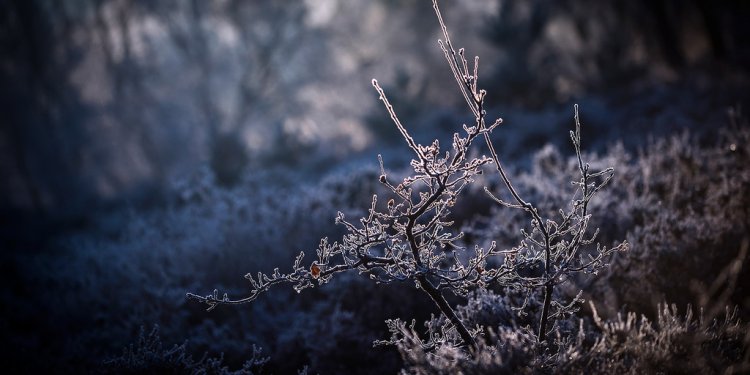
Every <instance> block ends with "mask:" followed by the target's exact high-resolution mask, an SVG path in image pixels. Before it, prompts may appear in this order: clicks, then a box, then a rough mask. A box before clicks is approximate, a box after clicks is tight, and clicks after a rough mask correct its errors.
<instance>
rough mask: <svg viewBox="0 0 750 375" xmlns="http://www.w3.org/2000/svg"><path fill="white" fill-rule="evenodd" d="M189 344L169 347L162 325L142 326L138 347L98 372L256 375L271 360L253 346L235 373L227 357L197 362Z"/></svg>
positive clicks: (131, 348)
mask: <svg viewBox="0 0 750 375" xmlns="http://www.w3.org/2000/svg"><path fill="white" fill-rule="evenodd" d="M187 344H188V343H187V342H185V343H183V344H181V345H174V346H172V347H171V348H165V347H164V344H162V341H161V338H160V337H159V326H155V327H154V328H153V329H152V330H151V332H149V333H148V334H146V331H145V330H144V328H143V327H141V332H140V334H139V336H138V340H137V342H136V343H135V344H131V345H129V346H128V347H126V348H124V349H123V350H122V354H121V355H120V356H119V357H114V358H110V359H108V360H106V361H104V362H103V364H102V366H101V367H100V368H99V369H98V371H99V372H100V373H103V374H113V375H114V374H121V375H124V374H194V375H199V374H200V375H208V374H215V375H253V374H258V373H261V372H262V369H263V365H265V364H266V363H267V362H268V357H263V356H262V355H261V350H260V349H259V348H256V347H253V350H252V355H251V356H250V359H248V360H247V361H245V363H244V364H243V365H242V368H240V369H238V370H231V369H229V367H228V366H226V365H225V364H224V358H223V355H222V356H219V357H209V356H208V353H206V354H204V355H203V357H202V358H200V359H198V360H196V359H194V358H193V356H192V355H190V354H189V352H188V351H187Z"/></svg>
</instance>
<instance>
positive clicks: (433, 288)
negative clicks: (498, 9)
mask: <svg viewBox="0 0 750 375" xmlns="http://www.w3.org/2000/svg"><path fill="white" fill-rule="evenodd" d="M433 7H434V10H435V14H436V16H437V18H438V21H439V23H440V26H441V28H442V31H443V36H444V38H445V41H444V42H443V41H440V46H441V49H442V50H443V52H444V54H445V57H446V59H447V61H448V65H449V67H450V69H451V71H452V72H453V75H454V78H455V79H456V82H457V83H458V86H459V90H460V92H461V94H462V95H463V97H464V99H465V100H466V102H467V104H468V106H469V108H470V110H471V112H472V114H473V115H474V118H475V123H474V124H473V125H472V126H467V125H465V124H464V125H463V132H461V133H454V135H453V142H452V145H451V146H452V147H451V150H450V151H446V152H445V153H442V151H441V148H440V143H439V141H438V140H434V141H433V142H432V144H430V145H428V146H425V145H422V144H418V143H417V142H416V141H415V140H414V138H413V137H412V136H411V134H410V133H409V131H408V130H407V128H406V127H405V126H404V125H403V124H402V123H401V121H400V120H399V117H398V116H397V114H396V112H395V110H394V108H393V106H392V105H391V103H390V102H389V100H388V98H387V96H386V94H385V92H384V90H383V89H382V88H381V87H380V85H379V84H378V82H377V81H376V80H373V81H372V84H373V86H374V88H375V90H376V91H377V93H378V94H379V98H380V100H381V101H382V102H383V104H384V106H385V108H386V110H387V112H388V114H389V115H390V117H391V120H392V121H393V123H394V124H395V126H396V128H397V130H398V131H399V133H400V134H401V136H402V137H403V138H404V140H405V141H406V143H407V145H408V147H409V148H410V149H411V151H412V152H413V154H414V157H415V158H414V159H413V160H412V161H411V167H412V169H413V172H412V173H411V174H410V175H409V176H407V177H405V178H403V179H402V180H400V181H398V182H395V181H393V180H392V179H391V178H389V176H388V174H387V172H386V170H385V166H384V162H383V158H382V156H378V159H379V163H380V169H381V175H380V177H379V180H380V182H381V183H382V184H383V185H384V186H386V187H387V189H388V190H389V192H390V194H388V195H387V198H388V200H387V204H386V205H383V204H382V202H380V203H379V199H378V196H377V195H374V196H373V198H372V202H371V205H370V208H369V210H368V214H367V215H366V216H365V217H363V218H361V219H359V220H358V221H350V220H347V219H346V217H345V215H344V214H342V213H339V214H338V215H337V217H336V223H337V224H341V225H343V226H344V227H345V228H346V230H347V234H345V235H344V236H343V238H342V240H341V241H340V242H339V241H336V242H333V243H331V242H329V240H328V238H323V239H322V240H321V241H320V244H319V246H318V249H317V251H316V253H317V259H316V260H314V261H313V262H312V263H310V264H309V265H307V264H308V263H306V262H305V260H304V256H305V253H304V252H300V254H299V255H298V256H297V257H296V259H295V261H294V263H293V266H292V270H291V272H289V273H282V272H281V271H279V269H278V268H276V269H274V271H273V272H272V273H270V274H266V273H262V272H259V273H258V274H257V276H256V275H253V274H247V275H246V278H247V279H248V280H249V281H250V284H251V291H250V294H249V295H247V296H246V297H244V298H240V299H230V298H229V296H228V295H227V294H226V293H225V294H223V295H219V293H218V291H216V290H215V291H214V293H213V294H210V295H207V296H199V295H196V294H192V293H188V297H189V298H191V299H195V300H198V301H201V302H203V303H206V304H208V306H209V310H211V309H213V308H215V307H216V306H219V305H222V304H242V303H247V302H251V301H253V300H255V299H257V298H258V297H259V296H260V295H261V294H262V293H264V292H266V291H267V290H269V289H270V288H271V287H272V286H274V285H277V284H284V283H286V284H292V285H293V286H294V289H295V290H296V291H297V292H301V291H302V290H304V289H306V288H309V287H312V286H314V284H318V285H322V284H325V283H328V282H329V281H330V280H331V279H332V277H333V276H334V275H335V274H338V273H341V272H345V271H350V270H357V271H358V272H359V273H360V274H364V275H366V276H367V277H369V278H370V279H372V280H374V281H375V282H377V283H385V284H388V283H393V282H412V283H414V284H415V285H416V287H417V288H418V289H419V290H421V291H423V292H424V293H426V294H427V295H428V296H429V297H430V299H431V300H432V301H433V302H434V304H435V305H436V306H437V308H438V309H439V311H440V313H441V315H442V316H443V317H444V318H445V321H444V322H443V323H442V325H441V327H440V329H434V330H431V332H433V333H434V334H431V337H430V338H429V339H428V342H427V343H425V345H434V344H437V343H439V342H451V343H453V344H455V345H457V346H466V347H469V348H470V349H476V348H477V341H476V337H477V336H478V335H479V333H480V332H481V328H480V327H479V326H477V327H470V326H467V325H466V323H465V322H464V321H463V320H462V319H461V318H460V317H459V316H458V315H457V314H456V311H455V310H454V308H453V307H452V306H451V305H450V304H449V302H448V300H447V299H446V293H450V294H452V295H456V296H461V297H466V296H467V294H468V293H469V292H470V291H473V290H476V289H483V288H487V287H490V286H495V285H498V286H505V287H509V288H512V289H514V290H522V291H525V298H524V301H523V303H522V304H521V306H518V307H516V308H517V309H518V310H520V311H521V312H522V313H523V311H524V310H526V309H527V308H529V306H531V305H536V298H533V297H534V296H535V295H536V294H539V291H541V295H542V297H541V298H542V299H543V301H542V302H541V303H540V304H541V310H540V314H539V315H540V316H539V318H538V322H539V323H538V327H537V328H538V329H537V332H536V340H537V341H538V342H539V343H543V342H545V341H546V336H547V333H548V321H549V320H551V319H559V318H560V317H564V316H566V315H569V314H571V313H573V312H575V311H576V308H577V307H576V306H577V304H578V303H579V302H580V301H581V299H580V295H579V296H576V297H574V298H573V299H572V300H570V301H567V302H563V301H561V300H554V301H553V299H554V296H553V294H554V291H555V286H557V285H560V284H562V283H565V282H567V281H568V280H569V279H570V278H571V277H573V275H575V274H578V273H596V272H597V271H598V270H599V269H601V268H604V267H606V259H607V256H608V255H610V254H611V253H613V252H615V251H619V250H624V249H626V247H627V244H626V243H621V244H619V245H616V246H613V247H609V248H608V247H603V246H600V245H599V244H597V245H596V246H590V245H593V244H594V243H595V239H596V235H597V233H596V231H594V233H593V234H592V233H590V231H589V230H588V229H589V228H588V223H589V220H590V218H591V214H590V212H589V202H590V201H591V199H592V198H593V196H594V195H595V194H596V193H597V192H598V191H599V190H600V189H602V188H603V187H604V186H605V185H606V184H607V183H608V182H609V181H610V180H611V178H612V177H613V175H614V172H613V170H612V168H606V169H603V170H600V171H593V170H591V168H590V166H589V165H588V164H587V163H584V162H583V160H582V156H581V125H580V121H579V120H578V109H577V107H576V110H575V112H576V113H575V124H576V127H575V131H571V133H570V136H571V140H572V142H573V145H574V149H575V153H576V156H577V160H578V172H579V173H580V178H579V179H578V180H576V181H573V185H574V186H576V188H577V189H576V192H575V193H574V196H573V198H572V201H571V206H570V208H569V209H567V210H565V209H561V210H559V211H558V212H557V214H559V216H558V215H555V216H551V217H546V216H544V217H543V213H542V212H540V210H539V209H538V208H537V207H536V206H535V205H534V204H532V203H530V202H527V201H525V200H524V199H523V198H522V197H521V195H520V193H519V192H518V191H517V190H516V188H515V187H514V185H513V184H512V182H511V180H510V177H509V175H508V173H507V172H506V171H505V169H504V167H503V165H502V163H501V161H500V157H499V154H498V153H497V151H496V150H495V148H494V145H493V142H492V139H491V133H492V132H493V130H495V129H496V128H497V127H498V126H499V125H500V124H501V123H502V120H501V119H497V120H495V121H494V122H492V123H491V124H488V123H487V122H486V111H485V109H484V100H485V96H486V91H485V90H480V89H479V88H478V66H479V58H478V57H477V58H475V59H474V64H473V69H472V70H470V67H469V64H468V61H467V60H466V58H465V56H464V51H463V49H461V50H459V51H456V50H455V49H454V47H453V44H452V42H451V39H450V37H449V34H448V30H447V27H446V25H445V23H444V21H443V18H442V15H441V13H440V10H439V7H438V5H437V2H436V1H433ZM477 138H480V139H483V140H484V142H485V144H486V146H487V147H488V149H489V152H490V155H491V156H490V157H486V156H481V157H472V156H471V155H473V154H474V153H473V147H472V146H473V144H474V143H475V141H476V140H477ZM488 165H494V167H495V170H496V171H497V173H498V175H499V178H500V180H501V181H502V185H503V186H504V187H505V188H506V189H507V192H508V193H509V194H510V196H511V199H510V200H509V201H506V200H504V199H502V198H501V197H499V196H498V194H494V193H492V192H491V190H490V189H489V188H485V191H486V192H487V194H489V196H490V197H491V198H492V199H493V200H494V201H495V202H497V203H498V204H500V205H502V206H504V207H507V208H511V209H519V210H523V211H525V212H526V213H527V214H528V215H529V217H530V219H531V228H530V229H524V230H522V231H521V235H522V236H523V240H522V241H521V242H520V244H518V245H517V246H515V247H511V248H508V249H500V248H498V247H497V245H496V243H495V242H491V243H490V244H489V246H486V247H480V246H475V247H474V249H473V251H467V250H466V248H464V247H462V246H461V245H460V243H459V240H460V239H461V238H462V236H463V233H462V232H460V231H458V230H456V228H454V225H453V222H452V221H451V219H450V210H451V207H453V206H454V205H455V204H456V202H457V200H458V199H459V198H460V197H461V195H462V192H463V191H464V190H465V189H466V188H467V186H469V185H470V184H472V183H473V182H474V178H475V177H476V176H478V175H480V174H482V173H483V171H484V167H485V166H488ZM388 324H389V325H390V326H392V329H393V326H397V325H399V324H401V323H400V322H399V321H389V323H388ZM396 340H398V338H397V339H396ZM390 342H392V343H393V342H395V341H390Z"/></svg>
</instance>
